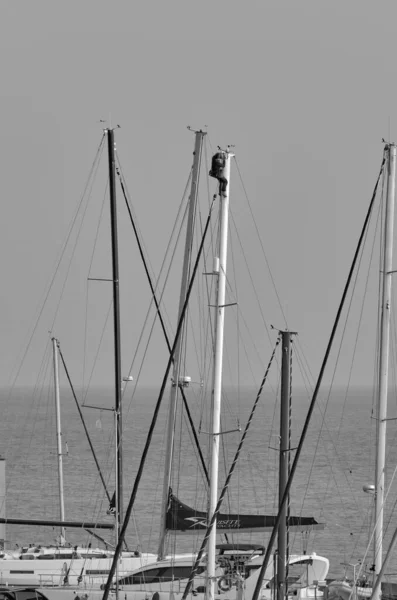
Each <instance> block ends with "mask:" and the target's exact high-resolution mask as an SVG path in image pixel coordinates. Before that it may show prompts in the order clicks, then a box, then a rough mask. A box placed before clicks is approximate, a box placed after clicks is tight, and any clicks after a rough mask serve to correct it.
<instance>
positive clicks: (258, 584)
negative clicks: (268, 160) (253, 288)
mask: <svg viewBox="0 0 397 600" xmlns="http://www.w3.org/2000/svg"><path fill="white" fill-rule="evenodd" d="M385 162H386V153H385V150H384V152H383V159H382V163H381V167H380V171H379V175H378V178H377V181H376V184H375V187H374V190H373V194H372V198H371V202H370V205H369V208H368V212H367V215H366V218H365V221H364V225H363V228H362V231H361V234H360V237H359V241H358V245H357V249H356V251H355V254H354V258H353V262H352V265H351V267H350V271H349V275H348V278H347V281H346V285H345V288H344V290H343V294H342V299H341V302H340V304H339V308H338V311H337V315H336V318H335V322H334V325H333V327H332V331H331V336H330V339H329V342H328V345H327V349H326V352H325V356H324V360H323V362H322V365H321V369H320V373H319V376H318V379H317V383H316V387H315V389H314V393H313V398H312V400H311V403H310V407H309V411H308V414H307V417H306V420H305V424H304V426H303V430H302V433H301V438H300V440H299V444H298V447H297V450H296V453H295V458H294V462H293V464H292V467H291V473H290V476H289V478H288V481H287V485H286V488H285V491H284V494H283V498H282V500H281V505H280V508H279V512H278V515H277V518H276V523H275V526H274V529H273V532H272V534H271V536H270V540H269V543H268V547H267V549H266V554H265V557H264V559H263V563H262V566H261V569H260V573H259V577H258V579H257V582H256V586H255V590H254V595H253V600H258V596H259V593H260V589H261V585H262V582H263V577H264V575H265V571H266V569H267V566H268V564H269V559H270V554H271V551H272V548H273V543H274V540H275V537H276V533H277V530H278V527H279V525H280V520H281V513H282V509H283V506H284V504H285V502H286V500H287V496H288V494H289V491H290V488H291V484H292V481H293V477H294V475H295V471H296V467H297V463H298V460H299V456H300V454H301V451H302V446H303V442H304V440H305V437H306V433H307V430H308V427H309V423H310V420H311V416H312V413H313V410H314V406H315V403H316V400H317V395H318V392H319V389H320V385H321V382H322V379H323V375H324V371H325V367H326V364H327V362H328V357H329V355H330V352H331V348H332V345H333V341H334V338H335V334H336V330H337V327H338V324H339V320H340V316H341V313H342V309H343V307H344V303H345V299H346V296H347V293H348V290H349V288H350V282H351V279H352V276H353V272H354V269H355V266H356V262H357V258H358V256H359V252H360V248H361V244H362V240H363V238H364V235H365V231H366V229H367V226H368V221H369V218H370V216H371V213H372V207H373V204H374V201H375V197H376V193H377V189H378V185H379V181H380V178H381V175H382V172H383V168H384V165H385Z"/></svg>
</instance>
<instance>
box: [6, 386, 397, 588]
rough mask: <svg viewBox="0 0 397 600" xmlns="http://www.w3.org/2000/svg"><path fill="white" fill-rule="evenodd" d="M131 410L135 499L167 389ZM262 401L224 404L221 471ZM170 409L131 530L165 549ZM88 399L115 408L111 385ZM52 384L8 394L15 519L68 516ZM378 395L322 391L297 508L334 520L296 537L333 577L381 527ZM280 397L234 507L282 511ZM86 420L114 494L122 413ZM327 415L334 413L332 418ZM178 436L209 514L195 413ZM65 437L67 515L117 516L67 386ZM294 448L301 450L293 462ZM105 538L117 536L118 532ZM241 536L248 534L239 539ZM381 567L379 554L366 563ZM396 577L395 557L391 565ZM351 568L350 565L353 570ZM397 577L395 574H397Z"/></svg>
mask: <svg viewBox="0 0 397 600" xmlns="http://www.w3.org/2000/svg"><path fill="white" fill-rule="evenodd" d="M125 398H126V399H125V400H124V404H123V410H124V432H125V433H124V439H123V458H124V501H125V504H127V502H128V500H129V495H130V493H131V490H132V486H133V483H134V481H135V476H136V473H137V470H138V466H139V463H140V460H141V456H142V450H143V447H144V444H145V441H146V437H147V432H148V430H149V425H150V421H151V418H152V415H153V410H154V406H155V403H156V401H157V391H156V390H148V389H145V390H143V391H140V392H136V393H135V395H134V397H133V398H132V400H130V397H128V395H127V394H126V396H125ZM254 398H255V391H254V390H244V391H243V392H242V393H240V395H239V397H238V396H237V395H236V394H235V393H234V394H233V393H230V394H227V396H226V397H225V401H224V407H225V409H226V410H225V417H224V420H223V429H224V430H225V431H230V430H231V433H228V434H226V435H224V436H222V456H221V461H220V479H221V481H223V480H224V479H225V472H226V470H227V466H228V464H230V461H231V458H232V457H233V456H234V453H235V450H236V447H237V444H238V441H239V439H240V436H241V433H239V432H238V431H234V432H233V430H236V429H237V428H238V426H239V425H240V426H241V427H244V425H245V422H246V418H247V416H248V413H249V411H250V409H251V406H252V403H253V400H254ZM188 399H189V404H190V406H191V411H192V414H193V418H194V421H195V423H196V426H197V428H198V429H200V425H201V432H200V435H199V437H200V443H201V444H202V447H203V452H204V456H205V457H206V456H207V451H208V448H207V445H208V435H207V433H206V431H208V429H206V428H207V427H208V425H207V413H208V409H207V408H205V405H204V404H203V403H202V401H201V398H200V393H199V391H197V390H188ZM167 400H168V399H167V398H165V399H164V407H163V409H162V410H161V411H160V414H159V418H158V422H157V425H156V428H155V430H154V434H153V439H152V444H151V449H150V452H149V455H148V458H147V461H146V465H145V468H144V474H143V478H142V481H141V484H140V487H139V492H138V496H137V499H136V503H135V510H134V516H133V519H131V522H130V526H129V530H128V536H127V537H128V543H129V545H130V547H131V548H135V547H139V548H141V549H142V550H145V551H154V552H155V551H156V547H157V541H158V529H159V518H160V506H161V491H162V477H163V464H164V463H163V461H164V449H165V437H166V416H167V411H166V404H167ZM86 403H87V404H90V405H95V406H100V407H102V408H103V409H105V408H110V407H111V406H112V403H113V399H112V393H111V391H108V390H104V389H99V390H95V391H94V392H91V395H90V396H89V397H88V398H87V400H86ZM308 403H309V399H308V398H307V396H306V394H297V395H295V396H294V399H293V412H292V415H293V417H292V427H293V433H292V436H291V446H292V447H293V448H295V447H296V446H297V443H298V439H299V435H300V431H301V428H302V425H303V422H304V419H305V416H306V411H307V408H308ZM53 404H54V402H53V398H52V392H51V390H47V389H45V388H44V387H43V388H42V389H35V390H32V389H19V390H14V391H13V393H12V394H11V395H10V394H9V393H8V392H6V391H3V392H2V395H1V407H2V408H1V410H2V415H3V416H2V420H1V443H0V453H1V455H2V456H3V457H4V458H5V459H6V469H7V499H6V512H7V516H8V517H15V518H23V517H25V518H30V519H39V518H54V519H57V518H59V502H58V479H57V456H56V442H55V417H54V407H53ZM371 405H372V395H371V392H370V391H368V390H354V391H353V392H351V393H350V394H349V397H348V399H346V398H345V396H344V394H342V393H336V394H335V393H334V394H332V395H331V397H330V398H329V400H328V403H327V397H326V396H323V397H320V399H319V405H318V408H317V409H316V410H315V413H314V417H313V422H312V425H311V426H310V428H309V432H308V436H307V441H306V443H305V447H304V451H303V453H302V457H301V461H300V463H299V467H298V469H297V473H296V478H295V482H294V485H293V488H292V493H291V514H301V515H305V516H314V517H315V518H316V519H317V520H318V521H319V522H322V523H325V529H324V530H323V531H318V532H313V533H312V534H311V535H310V537H309V538H308V539H306V538H305V537H304V536H302V534H291V537H290V545H291V549H292V550H293V551H302V550H304V549H305V548H306V547H307V548H308V550H314V551H316V552H317V553H318V554H322V555H324V556H327V557H328V558H329V559H330V562H331V570H330V575H332V576H340V575H343V574H344V567H343V566H342V565H341V563H352V564H353V563H357V562H358V560H359V559H363V557H364V553H365V551H366V547H367V544H368V540H369V535H370V529H371V525H372V510H371V509H372V506H373V497H371V496H369V495H367V494H365V493H364V492H363V490H362V487H363V485H365V484H366V483H372V482H373V478H374V477H373V465H374V420H373V419H372V418H371ZM277 410H278V409H277V407H276V406H275V405H274V401H273V400H272V398H271V397H270V396H269V397H267V396H266V394H265V396H264V399H263V401H261V403H260V405H259V408H258V411H257V414H256V416H255V419H254V421H253V426H252V429H251V431H250V433H249V435H248V438H247V443H246V445H245V447H244V449H243V452H242V455H241V459H240V462H239V466H238V469H237V471H236V473H235V476H234V478H233V483H232V485H231V490H230V495H229V499H228V503H227V504H226V505H225V506H224V511H225V512H226V510H227V509H228V508H230V509H231V510H233V511H236V512H237V511H239V512H241V513H243V512H244V513H254V514H274V513H275V512H276V504H277V469H278V453H277V444H278V435H277V430H278V414H277ZM83 413H84V417H85V420H86V424H87V428H88V431H89V434H90V437H91V438H92V443H93V445H94V447H95V450H96V453H97V457H98V461H99V463H100V465H101V468H102V469H103V474H104V477H105V479H106V481H107V482H108V483H109V490H110V493H112V492H113V489H114V468H113V467H114V444H113V431H114V424H113V413H112V411H109V410H96V409H92V408H85V409H84V410H83ZM324 415H325V417H324V419H323V416H324ZM177 429H178V434H177V435H176V438H175V456H176V458H175V469H174V471H175V474H174V476H173V484H172V485H173V489H174V492H175V493H176V495H177V496H178V497H179V498H180V499H181V500H182V501H183V502H185V503H186V504H189V505H191V506H195V507H196V508H197V509H199V510H203V509H204V510H205V505H206V486H205V483H204V479H203V476H202V474H201V473H200V470H199V469H198V467H197V456H196V452H195V451H194V450H193V447H192V439H191V434H190V429H189V426H188V425H187V422H186V419H185V416H184V414H181V413H179V414H178V428H177ZM394 429H395V427H394V422H393V421H391V425H390V427H389V432H390V433H389V439H390V441H389V442H388V454H389V456H388V464H389V465H390V466H389V467H388V475H387V477H388V481H389V482H390V481H391V480H392V479H393V471H394V465H396V464H397V456H396V451H395V444H394V443H393V442H394ZM62 438H63V452H64V486H65V511H66V518H67V519H71V520H80V519H81V520H83V519H90V520H98V521H107V522H110V521H111V517H109V516H107V515H106V509H107V507H108V501H107V499H106V497H105V495H104V492H103V489H102V486H101V482H100V479H99V476H98V473H97V470H96V467H95V464H94V461H93V459H92V456H91V452H90V449H89V446H88V443H87V440H86V436H85V434H84V431H83V427H82V425H81V421H80V418H79V416H78V413H77V410H76V407H75V404H74V400H73V398H72V396H71V395H70V393H68V392H67V391H64V392H63V393H62ZM293 456H294V453H293V452H292V453H291V457H292V458H293ZM395 498H396V489H395V486H394V485H392V488H391V491H390V493H389V500H390V501H389V502H388V510H387V514H386V525H387V533H386V541H385V544H387V543H388V541H389V540H390V537H391V535H392V533H393V529H394V526H395V519H393V508H394V506H393V505H394V502H395ZM57 535H58V531H57V529H56V528H51V527H45V528H36V527H34V528H32V527H28V526H23V527H22V526H8V527H7V532H6V539H7V543H8V546H9V547H13V545H14V544H15V543H19V544H21V543H23V544H26V543H29V542H32V543H33V542H35V543H51V542H54V541H55V539H56V537H57ZM268 535H269V534H256V535H252V536H249V535H246V536H244V537H243V536H240V538H239V539H240V541H247V542H248V541H250V542H255V543H263V544H264V545H266V542H267V539H268ZM104 537H106V539H108V540H110V541H111V535H110V534H107V533H105V534H104ZM68 539H69V541H71V542H72V543H77V542H79V543H84V542H88V541H90V540H89V538H88V535H87V534H85V533H82V532H81V531H78V530H71V529H70V530H69V531H68ZM231 539H235V540H237V538H231ZM198 543H199V540H198V539H193V538H192V537H190V536H179V537H178V538H177V540H176V542H175V540H173V541H170V544H169V550H172V549H174V548H175V547H176V548H177V549H178V550H179V551H190V550H191V549H192V546H194V547H196V548H197V545H198ZM365 562H366V563H367V564H371V563H372V558H371V555H370V554H369V555H368V556H367V558H366V559H365ZM388 571H389V573H390V574H394V573H397V563H396V560H395V559H392V561H391V564H390V566H389V569H388ZM350 572H351V571H350ZM392 579H395V578H394V577H392Z"/></svg>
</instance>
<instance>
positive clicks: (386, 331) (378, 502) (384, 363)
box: [374, 144, 396, 600]
mask: <svg viewBox="0 0 397 600" xmlns="http://www.w3.org/2000/svg"><path fill="white" fill-rule="evenodd" d="M386 151H387V152H388V158H387V163H388V177H387V200H386V212H385V221H384V250H383V270H382V279H383V281H382V301H381V323H380V356H379V398H378V407H377V449H376V471H375V487H376V489H375V538H374V545H375V565H374V566H375V569H374V577H375V578H376V577H377V576H378V574H379V572H380V570H381V568H382V561H383V539H382V538H383V512H384V508H383V503H384V491H385V456H386V423H387V388H388V371H389V345H390V344H389V342H390V318H391V315H390V308H391V292H392V277H393V272H392V269H393V227H394V198H395V185H396V181H395V180H396V146H395V144H389V145H388V146H387V147H386ZM378 598H379V599H380V591H379V592H378ZM375 600H376V599H375Z"/></svg>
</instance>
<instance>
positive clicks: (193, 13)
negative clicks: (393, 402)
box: [0, 0, 397, 386]
mask: <svg viewBox="0 0 397 600" xmlns="http://www.w3.org/2000/svg"><path fill="white" fill-rule="evenodd" d="M0 9H1V13H2V15H1V19H0V64H1V86H0V105H1V114H2V143H1V145H0V164H1V172H2V177H1V183H2V185H1V190H2V203H1V205H2V210H3V214H2V218H1V220H0V257H1V272H2V293H1V297H0V327H1V329H0V344H1V356H2V360H1V364H0V385H3V386H6V385H9V384H10V383H11V382H13V381H14V380H13V377H14V374H15V369H16V368H18V367H17V365H18V364H19V362H18V361H19V360H20V358H21V356H22V355H23V353H24V349H25V348H26V345H27V342H28V340H29V336H30V333H31V331H32V327H33V326H34V323H35V319H36V317H37V312H38V310H39V307H40V306H41V301H42V299H43V293H44V290H45V289H46V285H47V284H48V281H49V280H50V278H51V276H52V273H53V269H54V265H55V263H56V258H57V256H59V252H60V249H61V246H62V243H63V241H64V239H65V237H66V235H67V232H68V227H69V223H70V221H71V219H72V218H73V214H74V212H75V210H76V206H77V205H78V202H79V199H80V197H81V194H82V192H83V189H84V186H85V182H86V180H87V175H88V172H89V170H90V168H91V165H92V162H93V159H94V156H95V152H96V149H97V147H98V144H99V141H100V138H101V135H102V127H103V125H102V124H101V123H100V122H99V121H100V120H101V119H104V120H107V122H111V123H112V124H113V125H115V124H120V126H121V127H120V129H118V130H117V132H116V133H117V150H118V154H119V156H120V158H121V160H122V164H123V169H124V172H125V176H126V179H127V181H128V186H129V191H130V194H131V197H132V198H133V204H134V209H135V211H136V214H137V216H138V219H139V224H140V228H141V231H142V233H143V236H144V239H145V243H146V246H147V247H148V249H149V252H150V258H151V261H152V264H153V267H154V270H155V271H156V272H158V270H159V268H160V265H161V261H162V258H163V256H164V250H165V247H166V245H167V240H168V237H169V234H170V232H171V228H172V223H173V220H174V217H175V214H176V211H177V208H178V203H179V200H180V197H181V195H182V192H183V189H184V185H185V183H186V178H187V173H188V169H189V167H190V164H191V158H192V148H193V141H194V140H193V136H192V134H191V133H190V132H189V131H188V130H187V126H188V125H190V126H191V127H193V128H204V127H205V128H206V129H207V131H208V138H209V140H210V144H211V146H210V148H212V149H214V148H216V146H217V145H221V146H222V147H224V146H225V145H227V144H233V145H234V146H235V148H234V151H235V153H236V157H237V159H238V165H239V169H240V171H241V173H242V177H243V181H244V186H245V188H246V191H247V195H248V197H249V199H250V203H251V205H252V209H253V212H254V214H255V219H256V224H257V226H258V229H259V231H260V235H261V239H262V242H263V246H264V249H265V252H266V256H267V259H268V261H269V264H270V266H271V271H272V274H273V277H274V280H275V282H276V286H277V291H278V294H279V296H280V299H281V303H282V306H283V310H284V312H285V314H286V315H287V320H288V324H289V327H290V328H291V329H293V330H297V331H299V336H300V340H301V342H302V345H303V346H304V348H305V349H306V355H307V360H308V362H309V364H310V365H311V369H312V371H313V373H316V372H318V370H319V367H320V360H321V357H322V355H323V353H324V351H325V346H326V342H327V339H328V336H329V333H330V331H331V326H332V322H333V319H334V316H335V313H336V308H337V304H338V302H339V298H340V296H341V292H342V289H343V285H344V282H345V279H346V276H347V271H348V265H349V262H350V260H351V258H352V255H353V251H354V248H355V245H356V241H357V239H358V235H359V232H360V229H361V224H362V222H363V219H364V214H365V212H366V208H367V205H368V203H369V199H370V197H371V194H372V189H373V186H374V183H375V180H376V177H377V174H378V171H379V166H380V161H381V157H382V143H381V139H382V137H384V138H386V139H392V140H394V139H396V138H397V115H396V106H397V79H396V77H395V72H396V69H395V56H396V52H395V50H396V44H395V40H396V27H397V26H396V23H397V6H396V4H395V2H392V1H380V2H376V3H374V2H370V1H368V0H350V1H349V2H345V1H341V0H333V1H324V0H315V1H314V0H301V1H300V2H296V1H282V0H281V1H266V0H262V1H257V2H255V1H252V0H246V1H245V2H244V3H243V2H240V1H238V0H229V1H228V2H226V3H216V2H209V1H206V0H201V1H200V2H195V3H193V2H190V1H187V0H185V1H183V2H182V1H174V0H169V1H168V2H159V1H152V2H139V1H133V0H132V1H117V0H114V1H113V2H105V1H103V0H84V1H79V2H77V1H75V0H70V1H68V2H67V3H66V2H54V1H53V0H52V1H47V0H35V2H29V1H20V0H12V1H6V0H2V1H1V2H0ZM233 177H235V180H237V174H235V175H232V178H233ZM236 188H237V190H238V193H239V194H240V195H241V194H242V188H241V185H240V187H238V186H236ZM236 202H237V199H236ZM234 210H235V211H236V212H235V214H236V215H237V216H239V208H238V206H235V207H234ZM240 224H241V233H242V235H244V233H246V234H247V237H248V236H249V233H248V225H246V224H245V221H244V218H243V217H241V223H240ZM246 248H247V253H248V255H249V257H250V260H251V262H252V265H253V269H254V270H255V269H256V270H257V271H259V270H260V269H262V268H263V264H262V262H261V261H260V260H259V258H258V256H257V254H256V252H255V251H254V250H253V249H251V247H250V244H249V242H248V241H247V247H246ZM131 260H132V259H131ZM132 264H133V265H134V266H133V269H136V271H134V273H133V278H134V281H135V282H136V284H135V287H134V289H133V290H132V296H131V297H132V298H133V300H131V302H132V301H133V305H131V309H130V310H129V311H128V313H129V314H128V316H127V317H124V319H126V320H127V322H128V323H131V322H132V321H135V320H136V321H138V320H140V319H141V318H142V317H143V315H144V312H145V309H146V306H147V302H148V299H147V296H145V295H143V296H142V297H141V296H140V293H139V292H140V291H141V288H142V286H143V285H144V284H143V283H142V281H143V280H142V278H141V272H140V271H139V267H138V266H135V264H136V263H135V259H134V260H133V263H132ZM102 274H103V273H102ZM70 294H71V295H70V297H69V303H70V304H71V305H73V302H74V301H75V300H74V296H73V295H72V294H73V293H72V292H70ZM271 294H273V291H271V290H270V291H269V295H271ZM177 298H178V292H177V290H176V286H175V297H174V298H173V297H172V294H171V296H170V299H169V302H170V304H171V306H172V303H174V304H176V302H177ZM274 306H275V304H274V302H273V301H272V303H271V302H270V301H269V314H268V316H267V315H266V319H268V322H269V323H275V325H279V326H282V325H283V324H282V323H281V322H280V313H279V312H276V309H275V308H274V310H273V307H274ZM62 318H63V317H62V313H61V314H60V317H59V328H58V331H55V334H56V335H57V336H58V333H59V332H60V333H62V334H64V335H65V337H67V333H68V332H69V333H70V334H71V333H72V334H75V333H76V334H77V331H75V329H77V325H76V324H75V326H74V324H73V323H71V322H70V318H69V322H67V321H66V316H65V320H64V321H62ZM123 322H124V323H125V321H123ZM48 327H49V325H47V328H48ZM134 327H136V329H134V330H133V334H131V335H137V331H138V325H136V326H134ZM44 328H45V326H44ZM128 335H130V334H128ZM59 337H61V336H59ZM72 338H73V335H71V336H70V338H69V339H67V340H66V348H67V350H68V353H69V356H70V357H71V368H72V370H73V368H75V369H77V367H78V365H77V362H78V360H80V359H79V358H78V355H77V353H76V354H75V355H74V353H73V350H72V348H73V344H72V342H73V339H72ZM42 342H43V340H42V339H41V340H39V341H38V342H37V344H38V345H39V344H40V343H42ZM61 343H62V340H61ZM38 345H37V347H35V349H36V350H35V351H37V352H39V350H38ZM164 350H165V349H164V348H162V349H161V350H160V349H159V350H158V353H156V350H155V351H154V353H153V354H152V355H151V359H150V360H152V361H153V365H155V364H157V363H158V362H159V361H161V365H162V366H163V365H164V360H165V359H166V354H165V353H164ZM128 352H132V350H130V349H128ZM127 363H128V360H127V359H126V360H125V368H128V365H127ZM36 367H37V365H36V363H35V360H34V357H33V358H29V357H27V358H26V361H25V363H24V369H23V371H21V373H20V380H19V383H21V384H23V383H32V381H34V378H35V375H34V370H35V368H36ZM367 367H368V368H367V369H364V370H363V371H362V374H361V376H360V377H358V378H357V380H356V383H365V384H367V383H369V382H370V378H371V376H372V368H371V367H370V364H369V363H368V364H367ZM153 369H155V367H154V366H153ZM347 369H348V367H346V370H345V371H343V370H342V372H341V373H340V375H339V377H340V383H342V382H343V379H345V378H346V376H347V373H348V371H347ZM110 371H111V366H110V367H109V373H110ZM109 373H108V371H107V369H106V368H105V369H104V370H102V371H101V373H100V374H99V375H98V378H97V382H98V383H106V381H108V379H109ZM150 373H151V371H150V370H149V371H148V372H147V373H146V375H145V377H146V379H145V377H144V379H143V381H144V382H146V383H150V382H151V374H150ZM110 381H111V377H110Z"/></svg>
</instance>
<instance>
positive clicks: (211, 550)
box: [207, 151, 234, 600]
mask: <svg viewBox="0 0 397 600" xmlns="http://www.w3.org/2000/svg"><path fill="white" fill-rule="evenodd" d="M232 156H234V155H233V154H231V153H230V152H229V151H226V152H220V153H218V154H216V155H215V156H214V157H213V159H212V171H210V175H212V176H214V177H216V178H217V179H219V198H220V221H219V234H220V235H219V258H216V259H215V266H214V272H215V274H217V278H218V282H217V283H218V285H217V293H216V296H217V297H216V304H215V348H214V386H213V397H212V411H211V415H212V416H211V429H210V432H211V433H210V447H211V465H210V494H209V507H208V521H210V520H211V518H212V516H213V514H214V512H215V508H216V505H217V500H218V464H219V435H220V417H221V393H222V360H223V331H224V323H225V291H226V259H227V234H228V218H229V193H230V159H231V157H232ZM217 157H218V161H219V166H216V165H214V162H215V161H216V160H217ZM222 160H223V164H222ZM215 554H216V521H215V523H214V526H213V528H212V531H211V534H210V537H209V539H208V564H207V573H208V582H207V599H208V600H213V599H214V597H215V593H214V592H215Z"/></svg>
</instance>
